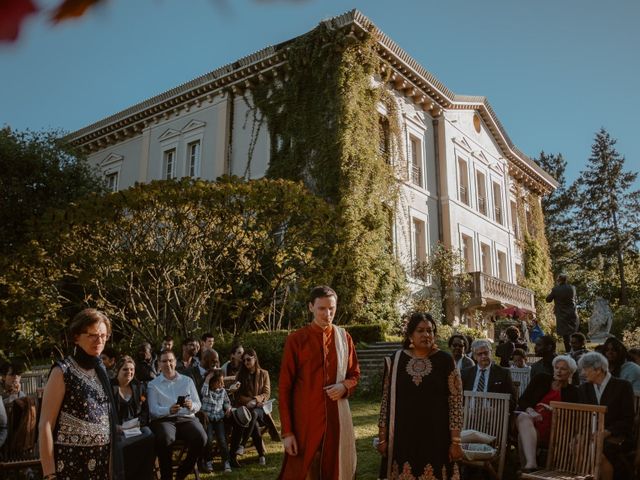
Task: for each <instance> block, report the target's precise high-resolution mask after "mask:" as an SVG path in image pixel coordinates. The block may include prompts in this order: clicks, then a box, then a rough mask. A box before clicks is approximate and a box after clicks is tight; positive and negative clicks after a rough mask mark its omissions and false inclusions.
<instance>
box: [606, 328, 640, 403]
mask: <svg viewBox="0 0 640 480" xmlns="http://www.w3.org/2000/svg"><path fill="white" fill-rule="evenodd" d="M604 354H605V356H606V357H607V360H608V361H609V368H610V369H611V375H613V376H614V377H618V378H621V379H623V380H626V381H628V382H629V383H631V386H632V387H633V389H634V390H635V391H637V392H640V365H638V364H636V363H635V362H634V361H632V359H631V357H630V356H629V352H627V347H625V346H624V343H622V342H621V341H620V340H618V339H617V338H614V337H609V338H607V340H606V341H605V342H604Z"/></svg>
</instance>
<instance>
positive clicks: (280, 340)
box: [214, 330, 289, 377]
mask: <svg viewBox="0 0 640 480" xmlns="http://www.w3.org/2000/svg"><path fill="white" fill-rule="evenodd" d="M287 335H289V332H288V331H287V330H276V331H273V332H264V331H262V332H247V333H243V334H241V335H239V336H237V337H235V338H234V337H232V336H230V335H229V336H225V337H220V336H216V344H215V346H214V348H215V349H216V351H217V352H218V354H219V355H220V364H222V363H224V362H226V361H227V360H228V359H229V353H230V352H231V346H232V345H233V344H234V343H240V344H241V345H242V346H243V347H244V348H245V350H246V349H247V348H253V349H254V350H255V351H256V354H257V355H258V360H259V361H260V367H262V368H264V369H265V370H268V371H269V374H270V376H271V377H277V375H278V374H279V373H280V363H281V361H282V352H283V350H284V342H285V340H286V338H287Z"/></svg>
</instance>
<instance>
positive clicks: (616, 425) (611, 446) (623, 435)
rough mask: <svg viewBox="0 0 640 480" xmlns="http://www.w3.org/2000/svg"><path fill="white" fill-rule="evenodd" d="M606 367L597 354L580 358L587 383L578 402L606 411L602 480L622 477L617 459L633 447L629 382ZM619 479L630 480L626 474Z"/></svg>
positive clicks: (632, 417) (601, 356)
mask: <svg viewBox="0 0 640 480" xmlns="http://www.w3.org/2000/svg"><path fill="white" fill-rule="evenodd" d="M609 367H610V365H609V362H608V361H607V359H606V358H605V357H604V356H603V355H601V354H599V353H597V352H589V353H585V354H584V355H583V356H582V357H581V358H580V369H581V370H582V373H583V374H584V376H585V377H586V379H587V382H586V383H584V384H582V385H580V401H581V402H582V403H589V404H592V405H605V406H606V407H607V413H606V414H605V417H604V428H605V442H604V450H603V456H602V458H601V461H600V479H601V480H611V479H613V477H614V472H615V473H619V474H623V472H622V470H624V466H623V464H622V462H620V461H619V457H620V455H621V454H624V453H626V452H630V451H631V450H632V449H633V446H634V442H633V438H632V432H633V421H634V406H633V401H634V398H633V390H632V388H631V384H630V383H629V382H628V381H626V380H622V379H619V378H616V377H614V376H612V375H611V373H609ZM623 475H624V474H623ZM622 478H632V477H631V475H630V474H629V472H627V475H624V477H622Z"/></svg>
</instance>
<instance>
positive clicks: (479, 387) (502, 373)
mask: <svg viewBox="0 0 640 480" xmlns="http://www.w3.org/2000/svg"><path fill="white" fill-rule="evenodd" d="M471 351H472V352H473V358H475V359H476V362H477V363H476V365H475V366H473V367H468V368H465V369H463V370H462V372H460V376H461V377H462V387H463V390H471V391H473V392H491V393H508V394H509V395H511V401H510V402H509V410H510V411H513V410H514V409H515V406H516V398H517V392H516V390H515V387H514V386H513V381H512V380H511V372H510V371H509V369H507V368H502V367H500V366H499V365H496V364H495V363H494V362H493V360H492V358H491V343H490V342H489V340H475V341H474V342H473V344H472V345H471Z"/></svg>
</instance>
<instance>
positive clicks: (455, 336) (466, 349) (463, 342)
mask: <svg viewBox="0 0 640 480" xmlns="http://www.w3.org/2000/svg"><path fill="white" fill-rule="evenodd" d="M456 338H459V339H460V340H462V346H463V347H464V350H465V352H466V351H469V343H468V342H467V338H466V337H465V336H464V335H462V334H460V333H454V334H453V335H451V336H450V337H449V342H448V344H449V348H451V345H453V341H454V340H455V339H456Z"/></svg>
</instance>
